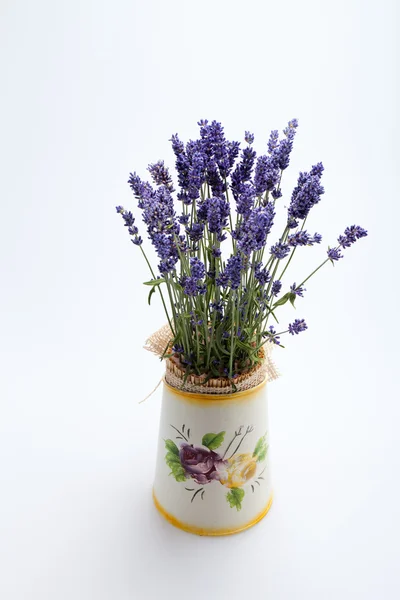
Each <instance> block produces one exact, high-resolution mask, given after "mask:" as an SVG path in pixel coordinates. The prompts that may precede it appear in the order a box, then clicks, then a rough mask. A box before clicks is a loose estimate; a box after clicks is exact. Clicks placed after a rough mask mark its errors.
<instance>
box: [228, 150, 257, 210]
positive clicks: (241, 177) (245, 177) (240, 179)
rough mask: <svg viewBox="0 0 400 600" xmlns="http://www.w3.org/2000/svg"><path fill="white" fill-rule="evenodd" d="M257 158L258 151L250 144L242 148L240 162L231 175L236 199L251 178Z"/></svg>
mask: <svg viewBox="0 0 400 600" xmlns="http://www.w3.org/2000/svg"><path fill="white" fill-rule="evenodd" d="M255 158H256V153H255V151H254V150H253V149H252V148H250V146H247V147H246V148H244V149H243V150H242V155H241V159H240V162H239V164H238V165H237V166H236V168H235V170H234V171H233V173H232V176H231V188H232V192H233V197H234V198H235V200H237V197H238V195H239V194H240V193H241V191H242V185H243V184H244V183H246V182H247V181H250V179H251V174H252V171H253V167H254V161H255Z"/></svg>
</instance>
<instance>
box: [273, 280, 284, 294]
mask: <svg viewBox="0 0 400 600" xmlns="http://www.w3.org/2000/svg"><path fill="white" fill-rule="evenodd" d="M281 288H282V282H281V281H279V279H277V280H276V281H274V283H273V284H272V287H271V294H272V296H277V295H278V294H279V292H280V291H281Z"/></svg>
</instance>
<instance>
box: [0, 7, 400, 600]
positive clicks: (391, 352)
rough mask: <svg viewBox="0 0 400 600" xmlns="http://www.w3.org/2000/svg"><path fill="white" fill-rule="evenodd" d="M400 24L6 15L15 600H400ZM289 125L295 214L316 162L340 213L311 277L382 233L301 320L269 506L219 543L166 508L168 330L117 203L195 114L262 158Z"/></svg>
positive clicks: (6, 388)
mask: <svg viewBox="0 0 400 600" xmlns="http://www.w3.org/2000/svg"><path fill="white" fill-rule="evenodd" d="M396 5H397V6H396ZM398 6H399V5H398V3H396V2H395V0H393V1H390V0H381V1H380V2H371V1H362V0H359V1H356V0H336V1H335V2H329V3H328V2H323V1H321V0H318V1H317V0H316V1H312V0H302V1H281V2H261V1H259V2H255V1H252V0H246V2H239V1H237V0H232V1H230V2H228V1H218V0H213V1H209V0H203V1H202V2H190V1H186V2H185V1H183V0H182V1H173V0H170V1H164V2H162V1H155V0H149V1H147V2H144V1H143V2H139V1H138V0H136V1H135V0H133V1H132V0H131V1H125V2H124V1H122V0H118V1H114V2H102V1H101V0H97V1H96V2H94V1H92V2H91V1H89V0H79V1H78V0H70V1H68V2H60V1H54V0H52V1H51V0H47V1H46V0H37V1H35V2H29V1H28V0H26V1H18V0H13V1H12V0H2V2H1V4H0V15H1V24H0V40H1V41H0V44H1V57H0V62H1V99H0V106H1V111H0V119H1V137H0V164H1V178H0V191H1V221H0V222H1V225H0V227H1V236H0V244H1V256H0V261H1V296H0V308H1V331H0V334H1V342H0V344H1V346H0V369H1V380H0V394H1V415H0V416H1V419H0V432H1V438H0V456H1V471H0V474H1V475H0V476H1V494H0V529H1V537H0V568H1V571H2V573H1V578H0V596H1V598H4V600H50V599H51V600H54V599H56V600H71V599H74V600H91V599H94V600H103V599H107V600H108V599H110V600H111V599H112V600H125V599H132V598H134V599H138V600H142V599H147V598H149V599H153V598H156V599H158V598H163V599H166V600H167V599H168V600H169V599H171V600H172V599H173V598H186V597H187V598H191V599H192V600H199V599H200V598H208V599H214V598H215V599H217V598H218V599H221V598H231V599H236V598H237V599H243V598H252V597H258V598H260V597H261V598H271V599H272V600H281V599H285V600H286V599H287V600H293V599H297V598H301V599H302V598H304V599H307V600H313V599H315V600H317V599H318V600H320V599H331V598H334V599H336V598H337V599H340V600H347V599H349V600H350V599H354V598H357V599H358V598H361V599H372V598H385V600H392V599H395V598H399V595H400V580H399V574H398V561H399V535H400V517H399V501H400V497H399V496H400V494H399V467H400V465H399V451H398V439H399V435H398V430H399V416H400V411H399V399H400V393H399V392H400V390H399V384H398V369H399V367H398V364H399V351H398V337H399V334H400V331H399V316H398V299H399V291H400V289H399V283H398V263H397V261H396V256H398V240H397V231H398V225H399V218H400V211H399V204H398V190H399V176H398V169H399V167H398V164H399V150H398V143H399V142H398V137H399V119H398V106H399V93H398V91H399V86H398V83H399V82H398V76H397V69H398V50H399V48H398V43H397V40H396V37H395V36H396V31H397V29H398V27H399V14H398V11H399V9H398ZM396 109H397V110H396ZM293 117H297V118H298V119H299V121H300V127H299V131H298V135H297V138H296V142H295V151H294V153H293V157H292V161H291V167H290V169H289V170H288V171H287V174H285V180H284V185H283V189H284V192H286V199H285V198H284V199H283V200H282V205H284V204H285V202H286V201H287V198H288V197H289V194H290V191H291V189H292V187H293V185H294V183H295V181H296V178H297V174H298V171H299V170H300V169H304V170H305V169H308V168H309V167H310V165H311V164H314V163H315V162H316V161H318V160H322V161H323V162H324V164H325V166H326V172H325V174H324V185H325V188H326V194H325V196H324V197H323V199H322V201H321V203H320V204H319V205H318V206H317V207H316V208H315V209H314V210H313V213H312V216H311V217H310V226H309V227H310V229H311V230H313V231H314V230H316V231H320V232H321V233H322V234H323V235H324V247H318V248H313V249H305V250H304V254H303V259H304V262H301V261H300V264H299V263H297V267H295V268H294V270H293V271H292V273H293V274H292V275H291V277H292V279H293V280H294V281H296V279H297V281H299V280H300V278H301V276H302V275H307V272H308V271H309V269H311V268H312V266H314V265H316V264H318V262H319V259H320V257H322V256H323V255H324V251H325V248H326V246H327V244H328V243H329V242H331V243H333V242H334V240H335V239H336V237H337V235H338V234H339V233H341V231H342V230H343V229H344V227H345V226H347V225H350V224H353V223H357V224H360V225H361V226H363V227H365V228H367V229H368V230H369V237H368V238H366V239H363V240H360V241H359V242H358V243H357V244H356V245H355V246H354V247H352V248H351V249H349V250H347V251H346V256H345V259H343V260H342V261H341V262H340V263H338V264H337V265H336V266H335V268H334V269H333V268H332V267H331V265H327V266H326V267H325V268H324V270H323V271H322V272H320V273H319V274H318V275H317V276H316V278H315V279H314V280H312V281H310V282H309V284H308V285H307V286H306V287H307V294H306V297H305V298H304V300H302V301H301V302H299V303H298V308H297V312H296V314H295V315H294V314H293V312H290V315H288V319H289V318H290V319H292V318H294V316H296V317H300V318H301V317H304V318H306V320H307V322H308V325H309V329H308V331H307V332H306V333H304V334H302V335H301V336H298V337H296V338H291V339H290V340H287V342H288V343H287V345H286V346H287V347H286V349H285V350H279V349H278V350H277V351H276V355H275V357H276V360H277V362H278V364H279V367H280V370H281V372H282V374H283V377H282V378H281V379H280V380H279V381H277V382H275V383H273V384H271V386H270V388H269V396H270V427H271V431H270V436H271V459H272V467H273V472H272V476H273V483H274V491H275V502H274V505H273V508H272V510H271V512H270V513H269V515H268V517H267V518H266V519H264V521H263V522H262V523H261V524H260V525H258V526H257V527H255V528H253V529H252V530H249V531H248V532H246V533H244V534H240V535H238V536H233V537H232V538H219V539H207V538H198V537H195V536H191V535H188V534H185V533H183V532H181V531H179V530H176V529H174V528H172V527H171V526H169V525H168V524H167V523H166V522H164V521H163V520H162V519H161V517H160V516H159V515H158V514H157V513H156V512H155V510H154V508H153V505H152V502H151V486H152V478H153V472H154V460H155V451H156V440H157V428H158V418H159V410H160V389H159V390H158V391H157V393H156V394H154V395H153V396H152V397H151V398H150V399H148V400H147V401H146V402H145V403H144V404H141V405H139V404H138V401H139V400H140V399H141V398H143V397H144V396H145V395H146V394H147V393H148V392H150V391H151V390H152V388H153V387H154V386H155V385H156V384H157V382H158V380H159V378H160V376H161V374H162V371H163V367H162V365H161V364H160V363H159V361H158V360H157V359H156V358H155V357H153V356H151V355H150V354H148V353H146V352H144V350H142V345H143V342H144V340H145V338H146V336H147V335H148V334H150V333H151V332H152V331H154V330H155V329H156V328H157V327H158V326H160V325H162V324H163V322H164V318H163V315H162V312H161V309H160V307H159V305H158V303H157V302H154V306H152V307H151V308H149V307H148V306H147V291H148V290H146V289H145V288H143V287H142V285H141V282H142V281H145V280H146V279H147V278H148V274H147V271H146V268H145V265H144V264H142V261H141V260H140V258H141V257H140V255H139V251H138V249H137V248H135V247H133V245H132V244H131V243H130V241H129V239H128V236H127V235H126V230H124V228H123V227H122V223H121V219H120V217H119V216H118V215H116V214H115V211H114V206H115V205H116V204H124V205H126V206H127V207H129V208H132V209H133V208H134V207H135V205H134V199H133V197H132V195H131V192H130V190H129V187H128V186H127V184H126V180H127V177H128V174H129V171H133V170H137V171H138V172H139V173H140V174H141V175H142V176H144V175H145V174H146V171H145V169H146V166H147V164H148V163H149V162H154V161H155V160H157V159H159V158H165V160H166V161H167V163H168V164H169V165H171V166H172V165H173V156H172V152H171V150H170V148H169V142H168V139H169V137H170V136H171V133H175V132H179V134H180V135H181V136H182V138H184V139H188V138H189V137H194V136H195V135H196V133H197V126H196V122H197V120H198V119H200V118H208V119H213V118H216V119H218V120H221V121H222V122H223V124H224V126H225V129H226V133H227V136H228V138H231V139H239V140H241V139H242V138H243V132H244V130H245V129H249V130H250V131H253V132H254V133H255V135H256V143H255V146H256V148H257V149H258V150H259V151H261V152H262V151H265V144H266V140H267V138H268V134H269V131H270V129H273V128H279V129H282V128H283V127H284V126H285V124H286V122H287V121H288V120H289V119H291V118H293ZM282 210H283V207H282ZM288 283H292V281H289V282H288Z"/></svg>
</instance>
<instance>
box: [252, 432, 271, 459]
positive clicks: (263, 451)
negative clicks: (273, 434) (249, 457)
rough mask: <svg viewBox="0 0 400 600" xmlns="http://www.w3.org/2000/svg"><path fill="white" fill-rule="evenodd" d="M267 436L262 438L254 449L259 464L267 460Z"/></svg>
mask: <svg viewBox="0 0 400 600" xmlns="http://www.w3.org/2000/svg"><path fill="white" fill-rule="evenodd" d="M266 435H267V434H265V435H263V436H262V437H260V439H259V440H258V442H257V444H256V447H255V448H254V452H253V456H255V457H256V458H257V462H262V461H263V460H265V459H266V456H267V452H268V446H267V442H266V441H265V437H266Z"/></svg>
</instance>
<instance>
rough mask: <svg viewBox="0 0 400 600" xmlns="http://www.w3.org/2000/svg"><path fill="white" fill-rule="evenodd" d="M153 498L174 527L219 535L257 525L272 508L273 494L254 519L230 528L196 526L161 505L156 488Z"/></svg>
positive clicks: (198, 533) (197, 533)
mask: <svg viewBox="0 0 400 600" xmlns="http://www.w3.org/2000/svg"><path fill="white" fill-rule="evenodd" d="M153 500H154V504H155V507H156V509H157V510H158V512H159V513H160V514H161V515H162V516H163V517H164V519H166V520H167V521H168V522H169V523H171V525H173V526H174V527H177V528H178V529H182V531H187V532H188V533H193V534H195V535H208V536H219V535H233V534H234V533H240V532H241V531H245V530H246V529H249V528H250V527H253V525H256V524H257V523H258V522H259V521H261V519H263V518H264V517H265V515H266V514H267V512H268V511H269V509H270V508H271V505H272V500H273V494H271V496H270V499H269V500H268V504H267V506H266V507H265V508H264V509H263V510H262V511H261V512H260V513H258V515H257V516H256V517H255V518H254V519H252V520H251V521H249V522H248V523H246V524H245V525H241V526H240V527H237V528H236V529H229V528H226V529H206V528H205V527H196V526H195V525H189V523H183V522H182V521H179V520H178V519H176V518H175V517H174V516H172V515H171V514H170V513H169V512H167V511H166V510H165V508H163V507H162V506H161V504H160V503H159V501H158V500H157V497H156V495H155V493H154V490H153Z"/></svg>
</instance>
